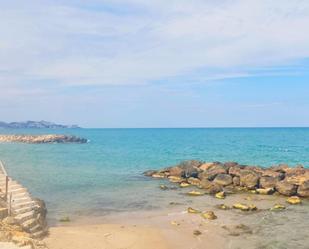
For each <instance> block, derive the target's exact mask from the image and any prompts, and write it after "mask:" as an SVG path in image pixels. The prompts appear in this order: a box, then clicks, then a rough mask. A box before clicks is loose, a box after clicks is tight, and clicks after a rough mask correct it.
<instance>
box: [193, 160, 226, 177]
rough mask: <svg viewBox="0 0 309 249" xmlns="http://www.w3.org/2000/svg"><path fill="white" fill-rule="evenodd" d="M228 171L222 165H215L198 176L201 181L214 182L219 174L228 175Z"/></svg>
mask: <svg viewBox="0 0 309 249" xmlns="http://www.w3.org/2000/svg"><path fill="white" fill-rule="evenodd" d="M226 173H227V170H226V169H225V167H224V166H223V165H222V164H214V165H212V166H211V167H210V168H208V169H207V170H205V171H203V172H202V173H200V174H199V175H198V178H199V179H201V180H202V179H208V180H210V181H212V180H213V179H214V178H215V177H216V176H217V175H219V174H226Z"/></svg>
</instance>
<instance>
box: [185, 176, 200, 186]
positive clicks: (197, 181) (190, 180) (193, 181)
mask: <svg viewBox="0 0 309 249" xmlns="http://www.w3.org/2000/svg"><path fill="white" fill-rule="evenodd" d="M187 182H188V183H190V184H191V185H194V186H199V185H200V183H201V180H200V179H198V178H194V177H190V178H188V180H187Z"/></svg>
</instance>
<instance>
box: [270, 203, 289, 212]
mask: <svg viewBox="0 0 309 249" xmlns="http://www.w3.org/2000/svg"><path fill="white" fill-rule="evenodd" d="M284 209H285V206H283V205H281V204H275V205H274V206H273V207H272V208H271V209H270V210H271V211H281V210H284Z"/></svg>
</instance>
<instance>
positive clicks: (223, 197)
mask: <svg viewBox="0 0 309 249" xmlns="http://www.w3.org/2000/svg"><path fill="white" fill-rule="evenodd" d="M215 197H216V198H217V199H225V192H223V191H222V192H219V193H216V195H215Z"/></svg>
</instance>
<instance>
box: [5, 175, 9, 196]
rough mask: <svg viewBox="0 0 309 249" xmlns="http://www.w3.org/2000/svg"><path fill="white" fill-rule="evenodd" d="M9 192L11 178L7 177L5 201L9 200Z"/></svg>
mask: <svg viewBox="0 0 309 249" xmlns="http://www.w3.org/2000/svg"><path fill="white" fill-rule="evenodd" d="M8 190H9V177H8V176H5V196H4V198H5V200H6V201H7V200H8Z"/></svg>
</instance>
